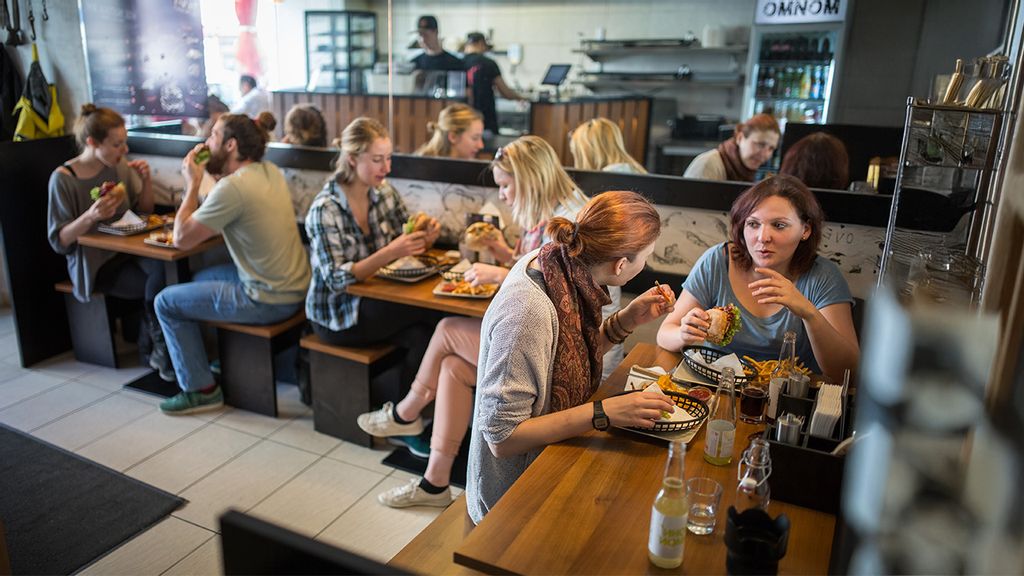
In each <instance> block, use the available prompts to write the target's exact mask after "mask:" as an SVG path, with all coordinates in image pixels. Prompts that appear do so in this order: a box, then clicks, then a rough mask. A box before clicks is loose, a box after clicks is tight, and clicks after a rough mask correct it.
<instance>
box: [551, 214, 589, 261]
mask: <svg viewBox="0 0 1024 576" xmlns="http://www.w3.org/2000/svg"><path fill="white" fill-rule="evenodd" d="M544 232H545V233H546V234H547V236H548V238H551V240H552V242H557V243H559V244H561V245H563V246H565V247H566V249H567V250H568V251H569V256H572V257H574V258H575V257H577V256H579V255H580V253H581V252H582V251H583V241H582V240H581V239H580V233H579V227H578V226H577V224H576V223H575V222H573V221H572V220H569V219H568V218H562V217H561V216H555V217H554V218H551V219H550V220H548V226H547V228H546V229H545V230H544Z"/></svg>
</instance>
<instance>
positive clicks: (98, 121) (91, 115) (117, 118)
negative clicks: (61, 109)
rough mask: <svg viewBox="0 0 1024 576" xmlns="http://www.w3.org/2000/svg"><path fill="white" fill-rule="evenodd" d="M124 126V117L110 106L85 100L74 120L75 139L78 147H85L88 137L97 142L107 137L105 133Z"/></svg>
mask: <svg viewBox="0 0 1024 576" xmlns="http://www.w3.org/2000/svg"><path fill="white" fill-rule="evenodd" d="M122 126H124V118H122V117H121V115H120V114H118V113H117V112H114V111H113V110H111V109H110V108H102V107H100V106H97V105H95V104H93V103H92V102H87V103H85V104H82V107H81V109H80V114H79V115H78V118H77V119H76V120H75V128H74V130H75V140H76V141H77V142H78V146H79V148H85V147H86V146H87V145H88V144H89V139H90V138H92V139H93V141H95V142H97V143H99V142H103V141H104V140H106V139H107V134H108V133H109V132H110V131H111V130H114V129H117V128H121V127H122Z"/></svg>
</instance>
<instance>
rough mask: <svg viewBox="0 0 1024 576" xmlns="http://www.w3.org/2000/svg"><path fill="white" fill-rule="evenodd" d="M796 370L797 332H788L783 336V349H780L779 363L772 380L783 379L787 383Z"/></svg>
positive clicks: (773, 372)
mask: <svg viewBox="0 0 1024 576" xmlns="http://www.w3.org/2000/svg"><path fill="white" fill-rule="evenodd" d="M795 369H796V332H793V331H788V332H786V333H785V334H784V335H783V336H782V348H780V349H779V362H778V364H776V366H775V370H772V378H771V379H772V380H775V379H776V378H783V379H785V380H786V381H787V382H788V381H789V377H790V376H792V375H793V372H794V370H795Z"/></svg>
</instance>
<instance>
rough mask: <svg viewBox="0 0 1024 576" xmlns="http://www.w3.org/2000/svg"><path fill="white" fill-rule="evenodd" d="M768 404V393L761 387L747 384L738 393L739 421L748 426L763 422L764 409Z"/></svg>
mask: <svg viewBox="0 0 1024 576" xmlns="http://www.w3.org/2000/svg"><path fill="white" fill-rule="evenodd" d="M767 404H768V391H767V390H765V389H764V388H763V387H761V386H755V385H753V384H747V385H746V386H745V387H744V388H743V390H741V391H740V420H743V421H744V422H746V423H748V424H760V423H761V422H764V409H765V406H766V405H767Z"/></svg>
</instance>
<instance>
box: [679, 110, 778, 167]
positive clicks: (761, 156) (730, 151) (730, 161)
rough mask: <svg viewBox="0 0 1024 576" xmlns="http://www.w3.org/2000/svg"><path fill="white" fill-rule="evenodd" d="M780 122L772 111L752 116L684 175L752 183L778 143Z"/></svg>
mask: <svg viewBox="0 0 1024 576" xmlns="http://www.w3.org/2000/svg"><path fill="white" fill-rule="evenodd" d="M779 137H780V132H779V123H778V122H776V121H775V117H773V116H772V115H770V114H757V115H755V116H751V117H750V119H749V120H747V121H746V122H741V123H739V124H737V125H736V132H735V134H734V135H733V137H732V138H730V139H728V140H726V141H725V142H722V143H721V144H719V145H718V148H715V149H714V150H708V151H707V152H705V153H703V154H701V155H700V156H697V157H696V158H694V159H693V162H690V165H689V166H688V167H687V168H686V172H685V173H684V174H683V178H700V179H702V180H733V181H736V182H753V181H754V178H755V176H756V175H757V169H758V168H760V167H761V165H762V164H764V163H765V162H767V161H768V160H769V159H770V158H771V157H772V154H774V153H775V149H776V148H778V146H779Z"/></svg>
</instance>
